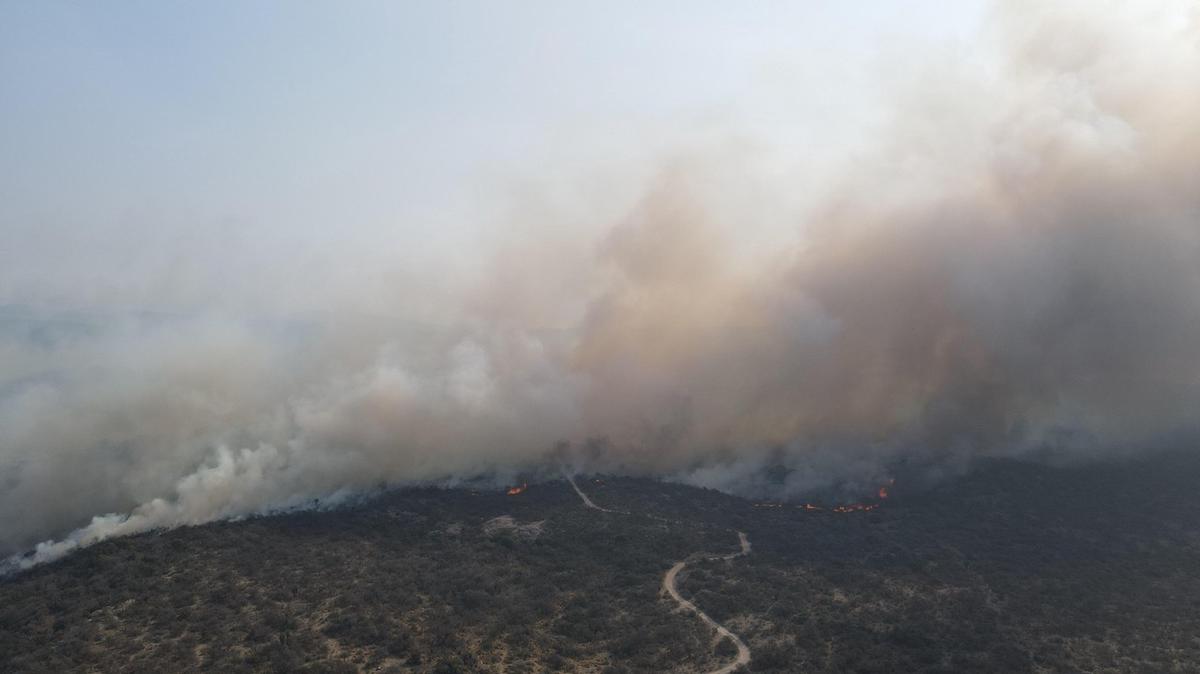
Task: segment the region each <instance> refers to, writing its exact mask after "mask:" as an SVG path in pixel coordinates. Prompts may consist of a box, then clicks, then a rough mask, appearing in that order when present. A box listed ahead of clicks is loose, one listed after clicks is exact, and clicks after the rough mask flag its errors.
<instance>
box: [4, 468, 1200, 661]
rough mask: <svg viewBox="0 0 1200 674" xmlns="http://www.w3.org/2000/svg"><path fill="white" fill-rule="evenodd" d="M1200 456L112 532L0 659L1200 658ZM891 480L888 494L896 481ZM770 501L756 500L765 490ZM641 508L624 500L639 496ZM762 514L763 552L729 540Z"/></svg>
mask: <svg viewBox="0 0 1200 674" xmlns="http://www.w3.org/2000/svg"><path fill="white" fill-rule="evenodd" d="M1198 478H1200V462H1198V461H1197V460H1196V459H1194V458H1192V457H1190V456H1186V455H1173V456H1167V457H1159V458H1157V459H1156V460H1154V461H1147V460H1141V461H1139V462H1137V463H1120V464H1116V463H1113V464H1092V465H1090V466H1086V467H1071V468H1052V467H1047V466H1044V465H1033V464H1026V463H1018V462H1010V461H992V462H986V463H981V464H979V465H977V466H976V467H975V469H974V470H973V471H972V472H970V473H969V474H968V475H966V476H965V477H962V478H958V479H954V480H949V481H944V482H942V483H940V484H938V485H936V486H934V487H932V488H926V489H921V490H917V489H915V488H913V487H912V486H911V485H906V483H905V481H904V480H903V479H902V480H901V481H899V482H898V483H897V484H896V485H895V486H894V488H892V489H891V490H890V492H891V493H890V494H889V496H890V498H888V499H886V501H884V502H883V503H882V504H881V505H880V506H879V507H877V508H874V509H872V510H855V511H851V512H840V513H839V512H834V511H833V510H832V508H827V509H824V510H819V511H815V510H806V509H804V508H803V507H802V504H793V503H789V504H772V505H771V507H761V506H762V505H763V504H761V503H760V504H756V503H754V502H751V501H747V500H743V499H739V498H735V497H731V496H728V495H725V494H721V493H719V492H714V491H709V490H701V489H695V488H690V487H685V486H680V485H673V484H664V483H661V482H657V481H653V480H644V479H629V478H605V479H603V480H595V479H593V480H589V481H587V482H583V481H581V482H580V486H581V487H582V488H583V489H584V490H586V491H587V492H588V493H589V494H590V495H591V498H592V499H593V500H594V501H595V502H596V503H597V504H598V505H599V506H601V507H607V508H612V509H613V510H614V511H616V510H619V511H622V512H604V511H600V510H596V509H592V508H586V507H583V504H582V503H581V501H580V499H579V498H578V497H577V495H576V494H575V492H574V491H573V490H572V489H571V487H570V485H569V484H568V483H567V482H565V481H557V482H550V483H543V484H531V485H530V486H529V488H528V489H526V490H523V491H521V492H519V493H516V494H513V495H506V494H505V493H503V492H495V491H471V490H469V489H410V490H401V491H396V492H391V493H388V494H385V495H383V496H380V497H378V498H376V499H373V500H371V501H369V502H367V503H363V504H360V505H357V506H354V507H349V508H343V509H340V510H336V511H330V512H297V513H292V514H288V515H282V516H277V517H269V518H255V519H248V520H243V521H239V522H223V523H216V524H210V525H204V526H198V527H190V528H182V529H176V530H172V531H167V532H162V533H153V534H146V535H140V536H135V537H130V538H125V539H116V540H109V541H106V542H103V543H101V544H98V545H96V546H94V547H91V548H88V549H86V550H83V551H81V552H79V553H77V554H74V555H72V556H70V557H68V558H66V559H64V560H62V561H60V562H57V563H54V564H49V565H46V566H43V567H38V568H35V569H33V570H31V571H29V572H26V573H23V574H21V575H18V576H15V577H11V578H8V579H5V580H3V581H0V670H3V671H13V672H49V671H55V672H60V671H79V670H90V671H127V672H134V671H199V670H210V669H222V670H226V671H247V672H269V671H310V672H343V671H344V672H351V671H392V672H564V671H565V672H570V671H580V672H585V671H586V672H660V671H677V672H703V671H711V670H714V669H717V668H719V667H721V666H722V665H724V664H725V663H727V662H728V661H729V660H730V659H731V655H730V654H731V653H732V652H733V645H732V644H731V643H730V642H729V640H728V639H722V640H720V641H716V642H715V643H714V636H715V633H714V632H713V631H712V630H711V629H710V628H709V627H707V626H706V625H705V624H703V623H702V622H700V621H699V620H697V619H696V616H695V615H693V614H689V613H685V612H681V611H679V610H678V609H677V607H676V604H675V603H674V602H673V601H671V600H670V598H669V597H666V596H665V595H664V593H663V592H662V589H661V580H662V576H663V574H664V573H665V572H666V571H667V570H668V569H669V568H670V567H671V566H672V565H673V564H676V563H677V562H679V561H680V560H685V559H687V560H689V562H688V564H687V566H686V567H685V568H684V569H683V570H682V571H681V572H680V573H679V576H678V579H677V582H678V589H679V592H680V593H681V594H682V595H683V596H684V597H685V598H687V599H688V600H690V601H692V602H694V603H695V604H696V605H698V606H700V607H701V608H702V609H703V610H704V611H705V612H706V613H707V614H708V615H711V616H712V618H714V619H715V620H717V621H719V622H721V623H722V624H724V625H726V626H728V627H729V628H730V629H731V630H733V632H735V633H737V634H738V635H740V637H741V638H742V639H743V640H744V641H745V642H746V644H747V645H748V646H749V647H750V649H751V652H752V660H751V662H750V665H749V668H750V669H751V670H752V671H773V672H803V671H825V672H841V671H859V672H887V671H940V672H964V671H995V672H1014V671H1017V672H1019V671H1028V672H1035V671H1089V672H1093V671H1097V672H1099V671H1111V672H1126V671H1128V672H1134V671H1136V672H1147V671H1200V666H1198V665H1197V664H1196V663H1198V662H1200V642H1197V641H1196V639H1195V638H1194V636H1193V635H1195V634H1196V633H1198V632H1200V579H1197V578H1196V577H1195V574H1194V569H1196V568H1198V566H1200V535H1198V534H1200V529H1198V526H1197V523H1198V522H1200V495H1197V493H1196V490H1195V489H1194V485H1195V484H1196V482H1197V479H1198ZM877 500H878V499H877ZM756 505H757V506H760V507H756ZM625 513H628V514H625ZM732 530H738V531H743V532H745V533H746V534H747V535H748V537H749V539H750V540H751V541H753V545H754V548H753V549H754V552H753V554H750V555H746V556H743V557H740V558H738V559H737V560H736V561H733V560H732V559H715V558H713V559H710V558H706V557H703V556H700V555H697V552H698V551H713V552H716V553H732V552H735V551H736V550H737V545H738V541H737V538H736V537H735V536H734V534H733V533H731V531H732Z"/></svg>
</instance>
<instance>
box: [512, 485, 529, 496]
mask: <svg viewBox="0 0 1200 674" xmlns="http://www.w3.org/2000/svg"><path fill="white" fill-rule="evenodd" d="M526 489H529V485H528V484H523V485H521V486H520V487H509V488H508V495H509V496H516V495H517V494H520V493H521V492H523V491H525V490H526Z"/></svg>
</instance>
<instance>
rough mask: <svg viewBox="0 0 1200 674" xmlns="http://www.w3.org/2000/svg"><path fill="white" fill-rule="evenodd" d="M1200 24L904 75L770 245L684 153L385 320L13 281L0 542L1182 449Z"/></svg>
mask: <svg viewBox="0 0 1200 674" xmlns="http://www.w3.org/2000/svg"><path fill="white" fill-rule="evenodd" d="M1197 16H1198V13H1197V10H1196V7H1195V6H1194V5H1192V4H1182V5H1179V6H1170V7H1166V6H1164V7H1163V8H1159V9H1158V10H1156V11H1154V12H1143V11H1141V10H1140V9H1136V8H1129V7H1126V6H1124V5H1123V4H1116V3H1114V4H1112V5H1106V6H1105V7H1103V8H1098V7H1096V6H1095V3H1081V4H1076V5H1064V4H1058V5H1055V6H1053V7H1049V6H1046V5H1044V4H1043V3H1016V4H1013V5H1006V6H1005V8H1004V9H1003V10H1001V11H997V12H995V13H994V15H993V17H992V21H991V22H990V24H989V26H988V28H987V29H986V31H985V35H983V36H981V38H980V39H981V40H983V41H987V42H988V44H991V45H992V46H993V47H994V49H995V50H996V52H997V53H998V54H999V58H997V59H996V60H995V61H989V63H988V65H987V66H986V67H985V66H982V65H971V64H960V65H957V66H956V65H954V64H947V63H939V64H932V65H926V66H922V67H921V68H917V69H915V70H914V73H915V75H912V76H911V77H908V78H906V79H905V81H904V83H903V84H898V85H896V86H895V88H896V90H897V94H896V95H895V97H894V98H893V99H889V100H891V102H892V103H893V105H894V110H893V111H892V113H891V114H890V115H889V117H888V121H887V124H886V127H885V133H883V134H881V137H882V138H883V139H884V140H883V141H882V142H881V143H880V144H879V147H877V148H875V149H874V150H872V151H870V152H869V153H866V154H865V155H863V156H857V157H856V158H855V160H854V161H853V162H852V163H851V168H850V170H848V171H847V172H846V174H845V175H844V176H843V177H842V179H840V180H838V181H835V186H834V188H833V189H831V190H829V192H828V193H827V194H823V195H821V196H820V197H819V198H813V199H811V200H809V201H810V202H811V203H812V204H815V205H814V206H809V207H806V208H803V209H796V210H795V211H794V212H789V213H787V214H786V216H785V219H789V220H791V221H793V222H794V223H795V227H796V229H797V230H798V232H799V234H798V236H797V238H796V240H793V241H789V242H788V243H785V244H777V243H772V244H771V245H759V246H755V245H747V243H746V242H747V240H750V239H753V238H754V235H753V232H755V231H756V226H757V223H758V220H759V219H761V218H764V217H770V218H772V219H778V218H780V217H781V216H780V214H779V213H774V214H771V215H770V216H764V214H763V210H762V208H761V203H762V200H759V201H758V204H759V206H760V207H753V206H750V207H747V206H745V204H744V203H743V201H739V200H736V199H735V200H732V201H731V200H730V199H727V198H726V197H725V195H724V194H723V188H724V183H723V180H724V179H725V178H727V177H728V176H729V175H730V174H731V172H730V170H729V167H728V165H727V163H728V162H730V161H732V160H730V158H729V156H728V155H726V154H721V153H716V154H718V155H719V156H712V155H711V154H706V153H705V152H691V153H687V154H684V153H681V154H680V155H679V156H677V157H673V158H672V159H671V160H669V161H666V162H664V165H663V167H662V169H661V170H660V171H657V172H656V173H655V175H654V176H653V177H652V178H651V179H650V180H649V181H648V182H647V184H645V185H643V186H641V187H640V188H639V190H638V197H637V198H636V200H635V201H634V203H633V205H632V207H631V208H628V209H627V210H625V211H624V212H623V213H621V214H620V215H619V216H616V217H613V218H608V217H607V215H606V216H605V217H603V218H601V217H598V216H597V215H596V213H597V211H592V210H589V208H588V206H590V204H581V205H579V206H577V207H575V210H573V209H572V207H565V208H557V209H549V210H550V211H552V212H549V213H548V212H546V210H542V209H538V208H532V207H531V208H528V209H523V210H520V211H519V212H518V213H517V214H516V215H514V216H513V217H514V219H516V220H520V221H521V222H520V224H519V226H514V227H513V228H512V229H506V234H505V235H504V236H502V237H501V241H500V242H499V243H498V244H497V245H496V246H495V247H494V250H492V252H491V253H490V254H489V255H488V256H487V259H488V262H487V264H486V265H483V266H482V267H479V268H476V269H473V271H472V273H471V274H462V275H458V274H448V276H454V279H453V280H452V281H447V280H445V279H443V281H444V282H443V283H439V284H434V285H436V289H435V290H430V289H428V288H418V289H414V288H415V287H416V286H414V285H412V284H409V285H407V286H405V288H406V289H405V290H404V291H403V292H400V291H396V292H397V294H396V296H395V298H396V299H395V306H396V307H397V309H396V310H395V311H394V312H392V313H391V314H387V315H385V314H380V313H370V312H364V311H360V310H358V307H359V306H360V303H359V302H357V301H356V300H357V299H358V298H360V297H361V295H362V294H363V293H365V292H367V291H366V290H365V289H364V288H363V287H361V286H357V285H355V284H354V283H343V284H333V285H334V287H332V288H324V289H322V291H321V292H320V293H318V295H319V301H318V302H317V303H318V304H319V305H320V306H321V307H322V308H323V309H322V311H320V312H318V311H307V312H297V313H294V314H287V315H282V314H276V315H271V316H269V317H267V318H256V319H254V320H248V319H246V318H245V317H244V314H242V313H236V312H221V311H215V310H210V311H202V312H184V313H180V314H173V313H140V314H137V313H135V314H132V315H131V314H130V313H129V312H115V311H109V310H103V311H102V310H88V311H84V310H82V309H76V310H73V311H64V310H62V309H61V308H57V309H54V310H50V309H46V308H45V307H41V308H30V307H29V306H27V305H26V304H22V303H21V302H20V300H21V299H22V295H21V294H20V293H21V292H24V290H21V291H20V292H15V291H14V292H9V293H7V294H6V296H7V297H8V299H9V300H11V301H12V303H11V304H10V305H8V307H7V308H5V309H4V310H3V311H2V312H0V354H2V355H0V512H3V513H5V517H4V518H3V519H2V520H0V553H4V554H14V553H20V552H23V551H27V550H29V549H30V548H31V547H33V546H34V545H35V544H36V550H35V552H34V553H33V554H32V555H25V556H21V557H13V558H12V559H10V565H12V566H14V567H26V566H30V565H32V564H35V563H38V562H41V561H45V560H49V559H53V558H55V557H57V556H60V555H62V554H64V553H66V552H68V551H70V550H72V549H74V548H76V547H79V546H84V545H88V544H90V543H93V542H95V541H98V540H102V539H104V538H106V537H110V536H116V535H124V534H129V533H136V532H140V531H146V530H151V529H156V528H161V527H172V526H180V525H188V524H196V523H202V522H207V521H211V520H214V519H219V518H227V517H236V516H240V515H245V514H250V513H257V512H266V511H270V510H274V509H280V508H288V507H297V506H302V505H305V504H308V503H310V502H311V500H312V499H314V498H317V497H322V498H328V497H330V496H331V495H332V496H333V498H334V500H336V499H337V498H340V497H343V496H345V495H347V494H352V493H354V492H356V491H358V490H363V489H370V488H372V487H374V486H376V485H378V484H380V483H409V482H422V481H452V480H455V479H464V478H472V477H477V476H481V475H483V476H491V477H492V478H493V479H494V480H496V481H497V482H504V481H506V480H509V479H513V478H514V476H515V475H516V474H517V473H519V472H522V471H537V470H539V469H540V468H542V467H545V466H547V465H550V464H555V463H556V462H560V461H568V462H573V463H574V464H575V465H576V466H578V467H581V468H586V469H589V470H599V471H613V472H624V473H635V474H652V475H661V476H666V477H670V478H672V479H679V480H684V481H688V482H692V483H695V484H702V485H707V486H715V487H718V488H722V489H726V490H731V491H736V492H741V493H748V494H749V493H755V494H761V493H767V492H770V493H772V494H773V495H785V496H786V495H798V494H801V493H803V492H805V491H808V490H813V489H820V488H823V487H827V486H829V485H832V484H850V485H855V484H860V485H868V484H874V483H876V482H877V481H878V480H880V479H881V478H883V477H884V476H886V475H887V474H888V471H889V470H890V468H891V466H893V465H894V464H895V462H897V461H916V462H919V463H921V464H923V465H928V466H931V467H934V469H953V468H954V467H955V466H958V465H961V464H963V463H964V462H965V461H966V460H968V459H969V458H971V457H974V456H979V455H985V454H993V455H994V454H1004V455H1016V454H1030V453H1037V452H1045V451H1048V450H1049V451H1053V452H1056V453H1058V454H1061V455H1066V456H1071V457H1079V458H1087V457H1092V456H1098V455H1109V454H1113V453H1120V452H1137V451H1142V450H1146V449H1152V448H1155V447H1157V446H1160V445H1161V443H1162V442H1166V441H1168V440H1169V439H1176V438H1179V437H1184V438H1189V437H1194V435H1193V431H1194V430H1195V427H1196V425H1197V424H1196V416H1195V410H1196V409H1198V408H1200V136H1198V135H1197V133H1196V130H1197V129H1200V88H1198V87H1197V86H1196V83H1197V82H1200V28H1198V21H1197ZM739 157H740V155H739ZM743 160H744V159H743V158H739V159H737V160H736V161H743ZM744 161H747V162H749V161H752V160H748V159H745V160H744ZM735 165H736V162H735ZM769 187H770V189H776V186H775V185H774V184H772V185H770V186H769ZM764 189H765V188H764ZM781 189H785V190H787V189H790V190H805V189H806V187H805V185H803V184H796V185H789V186H785V187H783V188H781ZM751 192H753V190H751ZM763 200H765V201H766V202H769V203H776V202H778V203H780V204H784V203H787V202H788V199H787V198H786V197H778V198H777V199H776V198H775V197H763ZM747 201H754V199H749V200H747ZM601 212H602V209H601ZM345 263H346V264H353V261H345ZM264 264H269V263H266V262H264ZM233 285H234V287H235V288H236V283H235V284H233ZM264 285H266V286H267V287H269V288H276V289H278V288H286V287H287V284H286V283H280V284H274V285H272V284H270V283H267V284H264ZM261 288H262V285H259V286H256V289H255V292H256V293H257V292H265V293H266V294H265V295H264V296H258V295H256V296H255V302H254V304H255V306H270V304H271V298H272V295H271V293H272V292H280V293H282V292H284V291H282V290H268V291H262V289H261ZM287 292H291V291H290V290H289V291H287ZM281 316H282V317H281ZM564 442H565V443H567V445H566V449H564V445H563V444H561V443H564ZM768 466H782V467H784V468H785V469H787V470H786V471H784V473H783V476H784V477H783V478H782V479H778V476H776V478H775V479H767V477H766V476H765V475H764V468H765V467H768ZM38 541H44V542H42V543H38Z"/></svg>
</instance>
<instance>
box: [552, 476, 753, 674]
mask: <svg viewBox="0 0 1200 674" xmlns="http://www.w3.org/2000/svg"><path fill="white" fill-rule="evenodd" d="M566 478H567V482H570V483H571V487H573V488H574V489H575V493H576V494H579V498H580V499H581V500H582V501H583V505H585V506H587V507H588V508H591V509H593V510H599V511H601V512H606V513H620V514H622V515H628V514H629V513H627V512H622V511H620V510H610V509H608V508H604V507H601V506H598V505H596V503H595V501H593V500H592V499H591V498H589V497H588V495H587V494H585V493H584V492H583V490H582V489H580V488H579V485H578V484H576V483H575V478H574V477H572V476H571V475H569V474H567V475H566ZM655 519H662V518H658V517H655ZM664 521H667V520H664ZM737 535H738V544H739V545H740V546H741V549H740V550H738V551H737V552H734V553H730V554H728V555H708V556H702V557H699V559H724V560H730V559H736V558H738V557H742V556H744V555H748V554H750V539H749V538H746V534H744V533H742V532H740V531H739V532H737ZM693 557H694V556H693ZM685 566H687V560H686V559H685V560H683V561H682V562H677V563H676V564H675V566H672V567H671V568H670V569H667V572H666V574H664V575H663V581H662V586H663V589H664V590H666V591H667V594H668V595H670V596H671V598H672V599H674V600H675V601H676V603H678V604H679V606H680V607H682V608H684V609H686V610H688V611H691V612H693V613H695V614H696V615H698V616H700V619H701V620H703V621H704V622H705V623H707V624H708V625H709V626H710V627H712V628H713V629H715V630H716V631H717V634H719V635H720V636H721V637H728V638H729V640H730V641H732V642H733V645H734V646H736V647H737V658H736V659H735V660H734V661H733V662H731V663H729V664H728V665H725V666H724V667H722V668H720V669H714V670H713V671H712V672H709V674H730V673H731V672H733V671H735V670H737V669H738V668H739V667H742V666H744V665H746V664H748V663H749V662H750V647H749V646H747V645H746V642H744V641H742V640H741V638H740V637H738V635H736V634H734V633H733V632H730V631H729V628H727V627H725V626H724V625H722V624H721V623H719V622H717V621H715V620H713V619H712V618H711V617H710V616H709V615H708V614H707V613H705V612H704V611H701V610H700V608H699V607H697V606H696V605H695V604H693V603H692V602H690V601H688V600H687V599H684V598H683V597H682V596H680V594H679V590H678V588H676V587H675V579H676V577H677V576H678V575H679V572H680V571H682V570H683V567H685Z"/></svg>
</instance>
